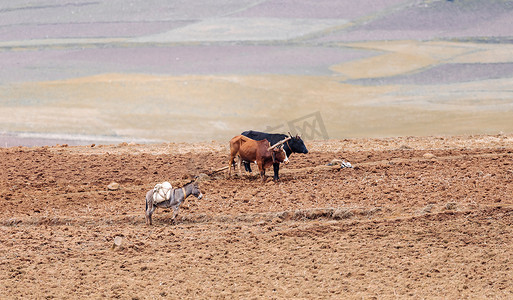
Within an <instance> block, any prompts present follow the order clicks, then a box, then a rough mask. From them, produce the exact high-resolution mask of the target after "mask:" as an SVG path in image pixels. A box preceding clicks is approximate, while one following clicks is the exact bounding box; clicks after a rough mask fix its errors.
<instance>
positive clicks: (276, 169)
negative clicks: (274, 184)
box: [273, 163, 280, 181]
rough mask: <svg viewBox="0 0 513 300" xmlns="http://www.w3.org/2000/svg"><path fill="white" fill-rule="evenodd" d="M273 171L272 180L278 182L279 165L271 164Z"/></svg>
mask: <svg viewBox="0 0 513 300" xmlns="http://www.w3.org/2000/svg"><path fill="white" fill-rule="evenodd" d="M273 169H274V180H275V181H276V180H280V175H279V173H280V163H274V164H273Z"/></svg>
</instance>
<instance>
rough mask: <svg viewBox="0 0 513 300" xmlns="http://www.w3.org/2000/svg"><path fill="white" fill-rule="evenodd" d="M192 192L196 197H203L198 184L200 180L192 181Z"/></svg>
mask: <svg viewBox="0 0 513 300" xmlns="http://www.w3.org/2000/svg"><path fill="white" fill-rule="evenodd" d="M191 189H192V190H191V194H192V195H193V196H195V197H196V198H198V199H201V198H203V194H202V193H201V191H200V189H199V186H198V182H197V181H194V182H191Z"/></svg>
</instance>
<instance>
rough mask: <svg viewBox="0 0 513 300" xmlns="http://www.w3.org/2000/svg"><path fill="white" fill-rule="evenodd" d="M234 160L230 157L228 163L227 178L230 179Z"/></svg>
mask: <svg viewBox="0 0 513 300" xmlns="http://www.w3.org/2000/svg"><path fill="white" fill-rule="evenodd" d="M234 158H235V156H232V155H230V160H229V161H228V178H230V177H231V176H232V168H234V167H235V166H234V165H233V159H234Z"/></svg>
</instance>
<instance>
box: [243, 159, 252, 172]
mask: <svg viewBox="0 0 513 300" xmlns="http://www.w3.org/2000/svg"><path fill="white" fill-rule="evenodd" d="M244 169H246V172H248V173H251V163H250V162H247V161H245V162H244Z"/></svg>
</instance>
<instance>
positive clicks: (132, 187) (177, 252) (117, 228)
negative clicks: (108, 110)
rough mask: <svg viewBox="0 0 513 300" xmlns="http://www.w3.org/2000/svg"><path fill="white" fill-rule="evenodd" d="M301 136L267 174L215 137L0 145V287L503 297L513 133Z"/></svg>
mask: <svg viewBox="0 0 513 300" xmlns="http://www.w3.org/2000/svg"><path fill="white" fill-rule="evenodd" d="M307 147H308V148H309V150H310V153H308V154H306V155H298V154H295V155H293V156H292V157H291V163H290V164H289V165H287V166H284V167H283V168H282V172H281V181H280V182H278V183H274V182H272V181H271V178H268V181H267V182H266V183H265V184H262V182H261V181H260V180H259V179H258V178H257V177H256V176H255V177H252V176H242V177H238V176H234V177H232V178H229V179H227V178H226V177H225V175H226V174H225V173H223V172H219V173H215V172H214V171H215V170H216V169H219V168H221V167H223V166H225V165H226V163H227V157H228V155H227V154H228V151H227V146H226V145H225V144H223V143H217V142H208V143H199V144H187V143H163V144H154V145H138V144H125V143H123V144H119V145H112V146H98V145H91V146H77V147H75V146H66V145H60V146H55V147H33V148H27V147H14V148H3V149H0V170H1V172H0V198H1V201H2V205H1V206H0V212H1V217H0V233H1V234H0V257H1V259H0V298H2V299H17V298H19V299H22V298H25V299H26V298H37V299H41V298H69V297H70V295H72V297H76V298H123V299H145V298H188V299H193V298H194V299H197V298H210V299H212V298H296V299H297V298H317V299H319V298H321V299H329V298H337V299H341V298H406V297H414V298H452V299H455V298H510V297H513V288H512V287H511V284H510V279H511V278H513V269H512V268H511V262H512V259H513V257H512V256H513V255H512V253H513V251H512V250H513V242H512V241H513V227H512V224H513V206H512V204H513V164H512V158H513V136H511V135H494V136H489V135H486V136H484V135H480V136H465V137H461V136H460V137H426V138H416V137H404V138H389V139H348V140H329V141H317V142H309V143H307ZM333 159H340V160H346V161H349V162H350V163H351V164H352V165H353V168H344V169H341V168H340V167H339V166H338V165H334V166H328V165H327V164H328V163H329V162H331V161H332V160H333ZM199 174H206V175H207V176H205V175H202V176H201V181H200V188H201V190H202V192H203V193H204V195H205V196H204V198H203V199H201V200H198V199H196V198H194V197H190V198H188V199H187V200H186V202H185V204H184V206H183V207H182V209H181V210H180V212H179V215H178V224H175V225H173V224H170V220H171V215H172V212H171V211H169V210H162V209H158V210H157V211H156V213H155V214H154V225H153V226H151V227H150V226H146V225H145V222H144V212H143V210H144V195H145V192H146V191H147V190H148V189H150V188H152V187H153V186H154V185H155V184H156V183H157V182H161V181H164V180H169V181H170V182H171V183H172V184H173V186H181V185H183V184H185V183H187V182H188V181H189V180H190V178H191V177H193V176H195V175H199ZM268 175H272V171H270V170H269V171H268ZM112 182H116V183H118V184H119V188H118V189H114V190H109V189H108V188H107V186H108V185H109V184H111V183H112Z"/></svg>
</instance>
